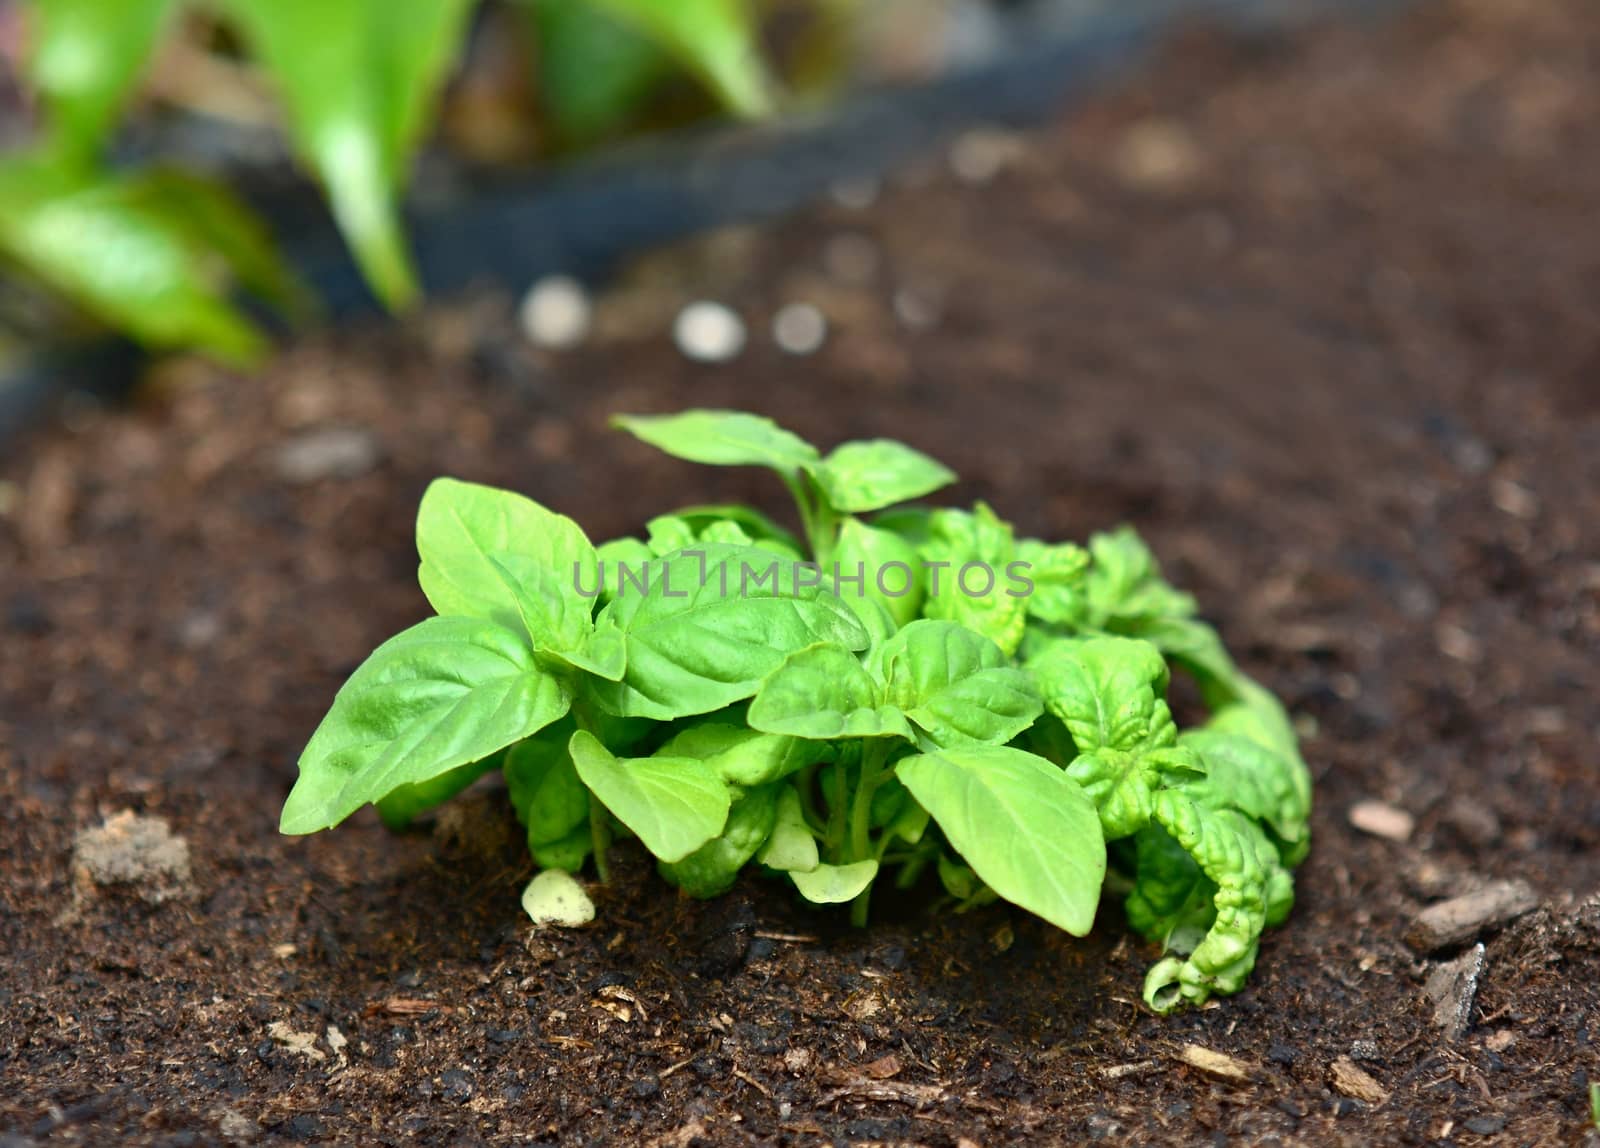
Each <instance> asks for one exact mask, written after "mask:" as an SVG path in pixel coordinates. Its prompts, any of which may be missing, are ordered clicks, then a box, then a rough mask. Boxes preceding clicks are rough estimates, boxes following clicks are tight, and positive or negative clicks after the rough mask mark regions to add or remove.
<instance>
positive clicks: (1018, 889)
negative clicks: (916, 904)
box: [895, 746, 1106, 937]
mask: <svg viewBox="0 0 1600 1148" xmlns="http://www.w3.org/2000/svg"><path fill="white" fill-rule="evenodd" d="M895 772H896V775H897V776H898V777H899V778H900V780H901V781H902V782H903V783H904V784H905V786H906V788H907V789H909V790H911V794H912V796H913V797H915V798H916V799H917V801H918V803H919V804H921V805H922V807H923V808H924V809H926V810H927V811H928V812H929V813H930V814H932V815H933V819H934V821H936V822H937V823H938V825H939V828H940V829H942V830H943V831H944V834H945V836H946V837H947V838H949V840H950V844H951V846H952V847H954V849H955V850H956V852H957V853H959V854H961V856H962V858H963V859H964V860H965V861H966V863H967V864H968V865H970V866H972V868H973V870H974V871H975V872H976V873H977V874H978V876H979V877H980V878H982V880H983V882H984V884H986V885H988V886H989V887H990V888H991V889H993V890H994V891H995V892H996V893H998V894H999V895H1000V896H1001V897H1004V898H1005V899H1006V900H1007V901H1010V902H1011V903H1012V904H1014V905H1018V906H1020V907H1022V908H1024V909H1027V910H1028V911H1029V912H1031V913H1036V914H1038V915H1039V916H1041V917H1043V918H1044V919H1045V920H1047V921H1049V922H1050V923H1051V924H1053V925H1057V926H1059V927H1060V928H1063V929H1065V930H1066V931H1067V932H1069V933H1072V934H1073V935H1074V936H1079V937H1081V936H1083V935H1084V934H1086V933H1088V931H1089V930H1090V929H1091V928H1092V927H1093V925H1094V914H1095V907H1096V906H1097V905H1098V904H1099V903H1100V886H1101V883H1102V882H1103V881H1104V880H1105V873H1106V848H1105V841H1104V839H1103V838H1102V836H1101V833H1100V819H1099V817H1098V816H1097V815H1096V814H1095V809H1094V805H1093V804H1091V803H1090V801H1089V798H1088V797H1087V796H1085V794H1084V792H1083V790H1081V789H1080V788H1078V786H1077V784H1076V783H1075V782H1073V781H1072V780H1071V779H1070V778H1068V777H1067V775H1066V774H1064V773H1062V772H1061V771H1060V770H1059V769H1057V768H1056V767H1055V766H1053V765H1051V764H1050V763H1049V762H1048V761H1045V760H1044V759H1043V758H1040V757H1035V756H1034V755H1033V754H1031V753H1024V752H1023V751H1022V750H1017V749H1009V748H1006V747H1003V746H1002V747H991V746H982V747H969V748H962V749H947V750H941V751H940V752H938V753H929V754H922V755H921V756H918V757H910V758H906V759H905V760H903V761H901V762H900V763H899V764H898V765H897V766H896V767H895Z"/></svg>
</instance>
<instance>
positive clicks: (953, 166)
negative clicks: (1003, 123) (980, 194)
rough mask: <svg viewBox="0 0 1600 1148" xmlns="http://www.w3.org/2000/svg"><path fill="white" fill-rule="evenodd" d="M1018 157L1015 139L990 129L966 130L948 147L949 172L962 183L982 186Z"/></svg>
mask: <svg viewBox="0 0 1600 1148" xmlns="http://www.w3.org/2000/svg"><path fill="white" fill-rule="evenodd" d="M1021 154H1022V143H1021V141H1019V140H1018V139H1017V137H1016V136H1013V135H1010V134H1008V133H1006V132H998V131H993V130H981V129H980V130H978V131H970V132H967V133H965V134H964V135H962V136H960V137H959V138H958V139H957V140H956V142H955V143H953V144H951V145H950V155H949V160H950V170H951V171H952V172H954V173H955V177H956V178H957V179H959V180H960V181H961V182H962V183H971V184H984V183H988V182H989V181H990V180H992V179H994V177H995V176H997V175H999V174H1000V173H1001V172H1002V171H1004V170H1005V169H1006V167H1007V166H1009V165H1010V164H1012V163H1014V162H1015V161H1016V160H1017V158H1018V157H1019V156H1021Z"/></svg>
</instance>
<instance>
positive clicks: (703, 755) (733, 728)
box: [657, 722, 821, 789]
mask: <svg viewBox="0 0 1600 1148" xmlns="http://www.w3.org/2000/svg"><path fill="white" fill-rule="evenodd" d="M657 752H658V753H660V754H662V755H663V756H667V757H692V758H694V759H695V760H696V761H703V762H705V763H706V764H707V765H709V766H711V768H712V769H714V770H716V771H717V774H718V775H719V776H720V777H721V778H722V779H723V780H724V781H726V782H727V783H728V784H729V785H737V786H740V787H741V788H745V789H749V788H751V787H753V786H757V785H765V784H767V783H768V782H773V781H779V780H781V779H783V778H785V777H788V776H789V775H790V774H791V773H794V772H795V771H796V770H798V769H803V768H804V767H805V766H807V765H810V764H811V763H812V762H814V761H817V760H818V759H819V757H820V756H821V755H820V754H819V752H818V748H817V747H816V746H814V745H809V744H807V743H806V742H805V741H802V740H801V739H799V738H795V737H785V736H784V735H782V734H774V733H762V732H761V731H759V730H754V729H750V728H749V727H747V726H743V725H730V724H728V723H726V722H701V723H699V724H697V725H692V726H690V727H688V728H687V729H684V730H680V731H679V732H678V733H676V734H674V735H673V736H672V737H671V738H670V739H668V741H667V743H666V744H665V745H663V746H662V747H661V748H660V749H659V750H658V751H657Z"/></svg>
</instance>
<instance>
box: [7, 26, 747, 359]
mask: <svg viewBox="0 0 1600 1148" xmlns="http://www.w3.org/2000/svg"><path fill="white" fill-rule="evenodd" d="M516 2H517V4H518V6H519V7H520V9H521V10H523V11H524V12H525V13H526V14H527V16H528V21H529V24H530V26H531V27H532V28H533V29H534V31H535V34H536V36H537V37H538V48H539V76H540V89H541V93H540V94H541V97H542V98H541V108H542V110H543V111H544V113H545V114H546V115H547V116H548V117H549V118H550V120H551V123H552V125H553V127H554V129H555V131H556V133H557V135H558V136H559V137H560V138H561V139H562V140H563V141H565V142H569V143H580V142H583V141H585V140H591V139H598V138H602V137H604V136H605V135H608V134H611V133H613V132H615V131H616V130H617V129H618V128H619V127H620V126H622V125H623V124H624V123H625V122H626V120H627V119H628V117H629V116H630V115H631V114H632V113H633V111H634V110H636V109H637V107H638V106H639V104H640V102H641V101H642V100H644V99H646V98H647V97H648V95H649V94H650V92H651V91H652V89H653V88H654V86H655V85H656V84H658V83H659V82H660V81H661V80H662V79H663V78H664V77H666V76H668V75H670V74H671V73H672V72H673V71H674V70H683V71H687V72H688V73H690V74H691V75H692V76H694V77H695V78H696V79H698V80H699V82H700V83H701V84H702V85H703V86H704V87H705V88H706V90H707V91H709V92H710V93H712V94H713V95H714V96H715V97H716V98H717V100H718V101H719V102H720V103H721V104H722V105H723V106H724V107H725V108H727V109H728V110H729V111H730V112H732V113H734V114H736V115H739V116H744V117H754V116H760V115H762V114H764V113H766V112H767V111H768V110H769V109H770V108H771V106H772V90H773V82H772V79H771V77H770V74H769V71H768V68H767V66H766V63H765V61H764V58H763V56H762V54H761V50H760V47H759V44H758V28H757V21H756V19H755V15H754V12H753V6H754V0H516ZM186 7H188V5H187V4H186V3H185V2H184V0H33V2H32V3H31V4H29V5H28V9H27V12H28V15H29V17H30V20H31V23H30V25H29V32H30V35H29V44H30V51H29V53H28V58H27V60H26V67H25V74H26V79H27V81H28V83H29V85H30V86H31V88H32V89H33V91H34V92H35V94H36V96H37V99H38V102H39V105H40V109H41V112H42V125H41V128H42V130H41V132H40V138H39V139H38V141H37V142H36V143H35V145H34V146H33V147H31V148H29V149H27V150H25V151H20V152H13V153H10V154H6V155H4V156H0V264H3V265H4V266H5V268H6V269H7V270H9V271H10V272H12V273H13V274H15V275H16V276H18V277H19V278H20V279H22V280H23V281H24V282H26V283H29V284H31V285H32V286H34V287H37V288H42V289H43V290H44V291H45V292H47V293H51V294H55V295H59V296H62V297H64V298H66V299H68V300H70V301H71V302H72V303H74V304H76V305H77V306H78V307H79V308H81V309H83V310H84V311H85V312H87V313H88V314H89V315H90V316H92V317H93V318H95V319H97V320H99V321H100V322H102V323H105V324H107V325H110V326H112V327H114V328H116V329H119V330H121V331H124V332H126V333H127V334H129V335H130V336H132V337H133V338H135V339H137V340H138V341H139V342H141V343H143V344H144V345H146V346H148V347H151V348H153V349H176V348H194V349H198V350H202V351H205V352H207V353H210V354H212V355H214V356H216V357H218V358H219V359H222V360H224V361H227V362H232V363H244V362H248V361H250V360H251V359H252V358H254V357H255V356H256V355H257V354H258V353H259V352H260V350H261V348H262V346H263V337H262V335H261V332H260V330H259V329H258V328H257V326H256V325H255V323H254V322H252V321H251V319H250V318H248V317H247V315H246V313H245V312H244V311H243V310H242V309H241V308H240V306H239V305H238V304H237V302H236V300H235V298H234V291H235V290H236V289H240V288H242V289H244V290H245V291H247V292H249V293H250V294H252V295H255V296H257V297H259V298H260V299H261V300H263V301H264V302H266V303H269V304H271V305H273V306H275V307H277V308H279V309H281V310H284V311H285V312H286V313H288V314H291V315H292V314H297V313H303V311H304V308H305V304H306V301H307V298H308V296H307V294H306V292H305V291H304V290H303V289H302V288H301V287H299V286H298V285H297V284H296V283H295V281H294V278H293V276H292V275H291V273H290V272H289V270H288V269H287V268H286V267H285V266H284V264H283V262H282V260H281V258H280V256H279V255H278V254H277V252H276V251H275V249H274V247H273V245H272V242H271V239H270V236H269V234H268V231H267V228H266V227H265V225H264V224H263V222H262V221H261V220H259V219H258V218H257V217H256V216H255V215H254V213H253V212H251V210H250V209H249V208H248V207H246V206H245V205H244V204H243V203H242V202H240V200H239V199H238V198H237V197H236V196H234V195H233V194H232V193H231V192H229V191H228V190H227V189H226V188H225V187H223V186H221V185H220V184H219V183H217V182H216V181H214V180H211V179H208V178H206V177H203V176H201V175H199V174H195V173H182V172H174V171H124V170H117V169H114V168H112V167H110V166H108V165H107V164H106V162H105V159H104V154H103V153H104V151H105V149H106V145H107V143H108V141H109V140H110V138H111V136H112V134H113V133H114V132H115V130H116V128H117V126H118V122H119V120H120V117H121V114H122V111H123V109H124V107H125V106H126V104H127V103H128V101H129V100H130V98H131V97H132V95H133V94H134V91H135V89H136V88H137V87H138V86H139V84H140V81H141V79H142V78H143V77H144V76H145V74H146V73H147V71H148V70H149V68H150V66H151V61H152V59H153V58H154V57H155V56H156V55H157V53H158V51H159V50H160V47H161V45H162V43H163V39H164V37H166V36H167V35H168V34H170V33H171V32H172V30H173V25H174V23H175V21H176V20H177V18H178V16H179V15H180V14H181V13H182V12H183V10H184V9H185V8H186ZM474 7H475V0H407V2H406V3H403V4H394V3H387V2H385V0H210V2H209V3H207V4H205V5H204V10H205V12H206V13H207V15H209V16H211V17H214V18H215V19H217V20H219V21H220V22H221V24H222V26H223V27H225V28H226V29H228V30H229V31H230V32H232V33H234V34H236V35H237V36H238V37H239V40H240V42H241V44H242V46H243V48H244V49H245V50H246V51H247V52H248V53H249V54H250V56H251V57H252V58H253V59H254V60H255V62H256V63H257V64H259V66H260V68H261V69H262V71H263V72H264V73H265V76H266V78H267V79H268V81H270V87H271V90H272V92H273V93H274V95H275V96H276V99H277V101H278V103H279V104H280V105H281V107H282V116H283V124H284V129H285V131H286V133H287V135H288V137H289V140H290V142H291V144H292V145H293V148H294V151H295V154H296V155H297V157H298V158H299V160H300V162H301V163H302V164H303V165H304V166H305V167H306V168H307V169H308V170H309V171H310V172H311V173H312V174H313V175H314V176H315V177H316V179H317V180H318V181H319V182H320V184H321V185H322V187H323V189H324V192H325V194H326V197H327V200H328V203H329V206H330V208H331V210H332V213H333V216H334V219H335V220H336V222H337V223H338V225H339V228H340V230H341V232H342V233H343V235H344V237H345V240H346V242H347V243H348V244H349V245H350V248H351V250H352V252H353V254H354V256H355V259H356V261H357V263H358V264H359V265H360V267H361V270H362V272H363V274H364V275H365V277H366V279H367V282H368V283H369V285H370V286H371V288H372V290H373V292H374V294H375V295H376V296H377V297H378V298H379V299H380V300H381V301H382V302H383V303H384V304H385V305H387V306H388V307H389V308H391V309H392V310H396V311H399V310H404V309H406V308H407V307H409V306H411V305H412V304H414V303H415V301H416V299H417V295H418V283H417V276H416V272H415V269H414V266H413V262H412V257H411V253H410V249H409V247H408V245H407V242H406V238H405V233H404V229H403V225H402V222H401V217H400V201H401V197H402V195H403V191H404V187H405V183H406V180H407V178H408V176H409V173H410V170H411V166H412V161H413V160H414V158H415V156H416V153H417V150H418V148H419V147H420V145H421V144H422V142H423V141H424V139H425V138H426V136H427V134H428V132H429V129H430V128H431V126H432V124H433V121H434V118H435V115H436V113H437V111H438V105H439V99H440V94H441V90H442V88H443V87H444V84H445V81H446V80H447V79H448V77H449V74H450V71H451V68H452V66H453V65H454V63H455V62H456V60H457V59H458V58H459V57H460V55H461V54H462V52H463V50H464V45H465V41H466V36H467V31H468V27H469V24H470V21H471V19H472V15H473V9H474Z"/></svg>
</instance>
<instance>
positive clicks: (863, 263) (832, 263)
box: [822, 232, 879, 286]
mask: <svg viewBox="0 0 1600 1148" xmlns="http://www.w3.org/2000/svg"><path fill="white" fill-rule="evenodd" d="M878 263H879V254H878V245H877V244H876V243H874V242H872V240H870V239H868V238H867V237H866V236H865V235H857V234H854V233H851V232H847V233H845V234H844V235H835V236H834V237H833V238H832V239H830V240H828V243H827V246H825V247H824V248H823V249H822V266H823V268H824V269H825V270H826V271H827V272H828V275H829V277H830V278H832V279H835V280H837V281H838V282H840V283H845V284H848V285H850V286H861V285H863V284H866V283H870V282H872V279H873V276H875V275H877V273H878Z"/></svg>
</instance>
